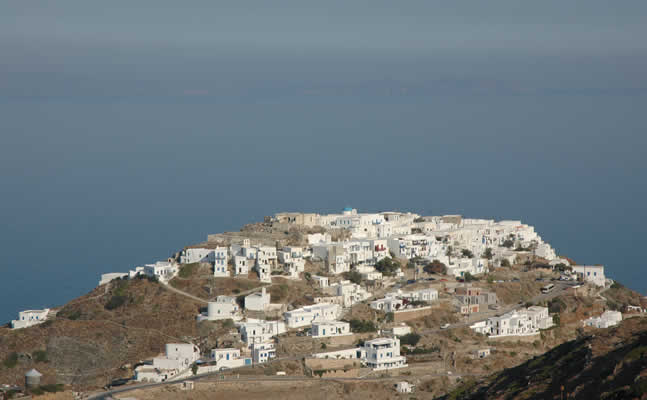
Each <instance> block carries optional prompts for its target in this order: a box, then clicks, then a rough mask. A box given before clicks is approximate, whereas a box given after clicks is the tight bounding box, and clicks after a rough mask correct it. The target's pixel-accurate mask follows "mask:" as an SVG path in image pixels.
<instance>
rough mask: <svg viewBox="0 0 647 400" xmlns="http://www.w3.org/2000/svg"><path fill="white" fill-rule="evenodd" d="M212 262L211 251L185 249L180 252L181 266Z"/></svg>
mask: <svg viewBox="0 0 647 400" xmlns="http://www.w3.org/2000/svg"><path fill="white" fill-rule="evenodd" d="M213 260H214V251H213V249H204V248H196V247H189V248H187V249H184V250H182V253H181V254H180V263H181V264H193V263H197V262H205V263H206V262H208V263H212V262H213Z"/></svg>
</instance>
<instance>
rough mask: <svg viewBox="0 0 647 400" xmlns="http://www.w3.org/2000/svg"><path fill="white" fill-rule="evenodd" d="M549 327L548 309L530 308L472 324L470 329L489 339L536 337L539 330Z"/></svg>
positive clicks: (551, 322) (551, 323)
mask: <svg viewBox="0 0 647 400" xmlns="http://www.w3.org/2000/svg"><path fill="white" fill-rule="evenodd" d="M551 326H553V319H552V317H551V316H550V314H549V313H548V308H546V307H539V306H532V307H529V308H527V309H521V310H515V311H512V312H509V313H506V314H503V315H501V316H497V317H491V318H488V320H487V321H481V322H477V323H475V324H472V325H471V326H470V328H472V329H473V330H474V331H476V332H478V333H482V334H484V335H490V337H503V336H530V335H536V334H538V333H539V330H540V329H548V328H550V327H551Z"/></svg>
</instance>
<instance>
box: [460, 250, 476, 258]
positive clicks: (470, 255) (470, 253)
mask: <svg viewBox="0 0 647 400" xmlns="http://www.w3.org/2000/svg"><path fill="white" fill-rule="evenodd" d="M461 254H462V255H463V257H467V258H473V257H474V253H472V252H471V251H470V250H468V249H463V250H461Z"/></svg>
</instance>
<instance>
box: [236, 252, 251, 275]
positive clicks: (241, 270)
mask: <svg viewBox="0 0 647 400" xmlns="http://www.w3.org/2000/svg"><path fill="white" fill-rule="evenodd" d="M233 259H234V275H236V276H238V275H244V276H247V274H249V263H248V260H247V257H245V256H234V257H233Z"/></svg>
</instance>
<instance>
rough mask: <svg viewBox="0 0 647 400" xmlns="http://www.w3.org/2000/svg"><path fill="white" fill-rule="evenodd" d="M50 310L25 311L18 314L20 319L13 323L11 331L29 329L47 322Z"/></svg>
mask: <svg viewBox="0 0 647 400" xmlns="http://www.w3.org/2000/svg"><path fill="white" fill-rule="evenodd" d="M48 315H49V308H46V309H44V310H25V311H21V312H19V313H18V319H15V320H13V321H11V329H20V328H27V327H28V326H33V325H38V324H42V323H43V322H45V321H46V320H47V316H48Z"/></svg>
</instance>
